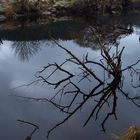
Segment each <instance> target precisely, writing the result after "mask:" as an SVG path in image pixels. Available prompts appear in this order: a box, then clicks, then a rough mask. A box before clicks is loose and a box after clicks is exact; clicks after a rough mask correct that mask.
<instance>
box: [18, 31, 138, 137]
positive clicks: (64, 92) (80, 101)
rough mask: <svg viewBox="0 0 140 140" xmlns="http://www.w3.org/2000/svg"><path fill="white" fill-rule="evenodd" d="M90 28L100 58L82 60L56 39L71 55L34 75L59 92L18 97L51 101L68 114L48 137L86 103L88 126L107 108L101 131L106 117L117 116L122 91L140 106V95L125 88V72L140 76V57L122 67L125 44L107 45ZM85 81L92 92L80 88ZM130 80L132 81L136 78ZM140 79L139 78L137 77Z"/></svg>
mask: <svg viewBox="0 0 140 140" xmlns="http://www.w3.org/2000/svg"><path fill="white" fill-rule="evenodd" d="M91 31H92V33H93V35H94V38H96V40H97V43H98V48H99V50H100V52H101V56H100V59H99V60H97V61H96V60H93V59H92V60H91V59H90V58H89V54H88V53H87V54H86V55H85V56H83V58H82V59H80V58H78V57H77V56H76V55H74V53H72V52H71V51H70V50H68V49H67V48H65V47H63V46H62V45H60V44H59V43H58V42H57V41H56V40H53V41H54V42H55V44H56V45H57V47H59V48H60V49H62V50H63V51H65V52H66V53H67V54H68V55H69V58H66V60H64V61H63V62H62V63H61V64H58V63H57V62H55V63H51V64H48V65H47V66H45V67H44V68H43V69H42V70H40V71H38V72H37V73H36V74H35V76H36V78H37V80H36V81H35V82H41V83H42V82H43V83H46V84H47V85H49V86H53V87H54V90H55V91H56V92H55V94H54V95H52V97H51V98H32V97H22V96H17V97H22V98H26V99H32V100H35V101H45V102H49V103H51V104H52V105H53V106H55V107H56V108H58V109H59V110H60V111H61V112H63V113H65V114H66V117H65V118H64V120H62V121H61V122H59V123H58V124H56V125H55V126H54V127H52V128H51V129H50V130H49V131H48V134H47V137H49V135H50V133H51V132H52V131H53V130H54V129H56V128H57V127H59V126H61V125H62V124H63V123H65V122H66V121H68V120H69V119H70V118H71V117H72V116H74V115H75V114H76V113H77V112H78V111H79V110H81V109H82V108H84V107H85V106H87V104H88V103H89V104H90V107H89V108H88V109H90V113H89V115H88V116H87V119H86V120H85V122H84V124H83V126H86V125H87V124H88V123H89V121H90V120H91V119H92V118H94V119H95V120H98V118H99V115H100V114H101V112H102V110H104V109H105V108H106V111H105V112H104V116H103V119H102V121H101V127H102V130H103V131H104V132H105V130H106V127H105V124H106V122H107V120H108V119H109V118H110V117H112V116H113V117H114V118H115V119H117V111H116V110H117V99H118V98H119V94H120V93H121V94H122V95H123V96H124V97H125V98H126V99H127V100H129V101H131V102H132V103H133V104H134V105H135V106H137V107H138V108H140V95H136V96H135V95H133V94H128V93H126V92H125V91H124V90H123V83H124V76H123V74H124V73H125V72H130V76H131V78H132V79H133V77H135V76H138V77H139V76H140V69H137V68H136V67H135V66H137V64H138V63H139V62H140V59H139V60H137V61H136V62H135V63H134V64H131V65H129V66H127V67H125V68H123V67H122V63H123V61H122V54H123V51H124V49H125V47H123V48H120V47H118V45H117V44H116V46H113V47H112V46H107V45H106V43H103V42H102V40H101V39H100V36H99V35H97V34H96V33H95V32H96V30H95V29H94V28H91ZM67 65H70V66H74V67H75V68H77V73H74V72H73V71H70V70H68V69H67ZM99 69H100V70H101V71H103V72H104V77H101V75H100V72H98V70H99ZM50 70H51V71H50ZM58 74H60V75H61V74H62V75H63V76H60V79H57V80H56V79H55V81H54V80H52V79H53V78H52V77H54V76H55V75H58ZM83 81H85V82H86V83H87V82H89V83H90V85H92V86H91V89H90V91H85V90H84V89H83V88H81V87H80V84H81V83H82V82H83ZM131 82H132V84H133V80H131ZM138 82H140V81H139V80H138ZM33 83H34V82H33ZM33 83H31V84H33ZM31 84H29V85H31ZM87 84H88V83H87ZM133 87H134V88H139V85H138V86H135V85H133Z"/></svg>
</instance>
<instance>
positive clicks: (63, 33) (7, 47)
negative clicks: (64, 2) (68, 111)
mask: <svg viewBox="0 0 140 140" xmlns="http://www.w3.org/2000/svg"><path fill="white" fill-rule="evenodd" d="M130 17H131V18H130ZM38 22H39V23H40V24H38ZM116 25H117V26H116ZM118 26H121V27H126V28H128V27H130V26H131V28H133V32H132V33H124V32H119V33H118V34H115V33H114V34H115V35H112V34H113V32H114V31H115V30H116V27H118ZM1 27H2V28H1V30H0V37H1V45H0V66H1V67H0V114H1V115H0V130H1V131H0V139H2V140H11V139H14V140H23V139H25V137H26V136H27V135H29V134H30V133H31V131H32V129H33V127H32V126H30V125H28V124H20V123H19V122H17V120H18V119H21V120H25V121H29V122H32V123H35V124H37V125H38V126H39V128H40V129H39V131H37V132H36V133H35V134H34V135H33V137H32V139H33V140H45V139H46V135H47V131H48V130H49V129H50V128H51V127H53V126H54V125H55V124H56V123H58V122H60V121H61V120H62V119H63V118H64V116H65V115H64V114H63V113H60V111H58V110H57V109H56V108H55V107H54V106H53V105H51V104H49V103H47V102H41V101H33V100H28V99H24V98H18V97H16V96H15V95H17V96H26V97H36V98H37V97H38V98H42V97H49V96H50V94H53V92H54V90H53V89H52V87H51V86H47V85H46V84H33V85H29V86H21V85H24V84H28V83H30V82H32V81H34V80H36V78H35V76H34V74H35V73H36V72H37V71H39V70H41V69H42V68H43V66H46V65H47V64H48V63H54V62H57V63H61V62H62V61H63V60H65V58H66V57H67V56H68V55H67V54H66V53H65V52H64V51H63V50H61V49H60V48H58V47H57V45H56V44H55V43H54V42H53V41H52V40H51V37H53V39H55V40H56V41H58V42H59V44H61V45H62V46H64V47H65V48H67V49H69V50H70V51H71V52H73V53H74V54H75V55H76V56H77V57H78V58H80V59H82V57H83V55H84V54H86V53H87V52H88V53H89V55H90V58H91V59H98V58H99V57H100V50H99V49H98V47H97V42H96V41H95V40H93V36H92V34H91V33H90V32H89V28H90V27H94V28H96V29H98V31H99V32H98V33H99V34H101V37H102V39H103V40H102V41H103V42H104V43H106V44H107V45H109V46H111V45H112V46H113V45H114V44H119V47H120V48H121V47H123V46H125V50H124V52H123V55H122V61H123V67H125V66H128V65H131V64H132V63H134V62H136V61H137V60H138V59H140V56H139V54H140V42H139V37H140V20H139V19H137V16H136V15H127V16H126V15H125V16H121V17H101V18H97V19H92V20H91V19H90V20H84V19H65V18H64V19H59V20H54V19H53V20H50V21H48V22H47V23H44V21H43V22H42V21H35V22H33V21H28V22H25V21H18V22H16V23H12V25H11V24H10V23H6V24H2V25H1ZM116 31H118V29H117V30H116ZM50 36H51V37H50ZM139 66H140V65H139V64H138V65H137V67H138V68H139ZM67 69H69V70H70V71H74V72H75V71H76V70H75V67H72V66H71V65H67ZM99 73H100V74H102V73H101V72H100V71H99ZM124 76H125V79H126V80H125V82H124V85H123V86H124V90H125V91H126V92H129V93H130V94H132V93H133V94H138V93H140V88H137V89H135V88H132V87H131V86H130V82H131V78H129V75H124ZM54 79H57V75H56V77H55V78H54ZM137 84H139V83H137ZM89 85H90V84H89ZM89 85H88V84H87V83H81V87H82V88H83V87H88V88H90V87H89ZM90 86H92V85H90ZM87 110H88V109H87ZM87 113H88V114H87ZM87 115H89V112H86V111H85V110H84V111H82V112H80V111H79V112H78V113H77V114H76V115H75V116H73V117H72V118H71V119H70V120H69V121H67V122H66V123H65V124H63V125H62V126H60V127H59V128H57V129H55V130H54V131H53V132H52V134H51V135H50V138H49V139H50V140H71V139H73V140H87V139H92V140H109V139H111V135H112V133H113V134H117V135H120V134H122V133H123V132H125V131H126V130H127V128H128V127H129V126H131V125H136V126H138V127H140V119H139V115H140V108H138V107H136V106H134V105H133V104H132V103H131V102H130V101H128V100H126V98H125V97H122V96H121V95H120V97H119V99H118V105H117V115H118V120H114V118H113V117H111V118H110V119H109V120H108V121H107V123H106V133H103V132H101V131H100V130H101V126H100V119H99V120H98V121H96V122H95V121H94V119H93V120H92V121H90V123H89V124H88V125H87V126H86V127H84V128H83V127H82V126H83V123H84V121H85V119H86V118H87ZM103 115H104V112H102V113H101V118H102V116H103Z"/></svg>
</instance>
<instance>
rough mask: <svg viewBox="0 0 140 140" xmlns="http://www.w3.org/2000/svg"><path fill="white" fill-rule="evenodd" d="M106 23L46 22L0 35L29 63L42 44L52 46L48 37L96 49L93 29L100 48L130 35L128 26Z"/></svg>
mask: <svg viewBox="0 0 140 140" xmlns="http://www.w3.org/2000/svg"><path fill="white" fill-rule="evenodd" d="M112 20H113V19H112ZM112 20H109V21H106V22H103V20H101V19H96V18H95V19H94V20H93V21H92V22H85V21H84V20H78V21H75V20H66V21H65V20H64V21H61V20H60V21H56V22H54V21H53V22H48V23H47V24H43V25H36V24H35V25H34V24H33V25H32V24H31V26H27V25H26V24H27V23H26V22H25V23H26V24H25V25H24V23H23V25H22V24H21V25H20V26H17V28H13V29H5V30H1V31H0V37H1V38H2V39H3V40H5V39H6V40H12V41H13V42H14V43H13V45H12V48H13V49H14V50H15V54H16V55H18V56H19V58H20V59H21V60H28V59H29V58H30V57H31V56H33V54H35V53H37V52H38V51H39V50H40V48H41V46H42V42H43V41H45V42H51V40H52V39H51V36H53V38H54V39H55V40H62V41H64V40H73V41H74V42H75V43H77V44H78V45H79V46H81V47H89V48H92V49H95V50H96V49H99V47H98V40H97V39H96V38H95V37H94V34H93V31H92V30H93V29H96V32H98V35H99V36H100V39H101V41H102V43H103V44H105V45H112V44H113V45H117V44H118V43H119V40H120V39H121V38H122V37H125V36H127V35H129V34H131V33H132V32H133V28H132V26H131V25H130V24H129V23H126V24H125V25H124V24H121V22H120V21H117V20H115V21H112Z"/></svg>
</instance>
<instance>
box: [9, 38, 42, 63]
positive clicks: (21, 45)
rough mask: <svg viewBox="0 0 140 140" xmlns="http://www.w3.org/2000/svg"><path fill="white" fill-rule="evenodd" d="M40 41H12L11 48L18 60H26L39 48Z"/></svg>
mask: <svg viewBox="0 0 140 140" xmlns="http://www.w3.org/2000/svg"><path fill="white" fill-rule="evenodd" d="M41 43H43V42H40V41H14V42H13V44H12V49H13V50H14V52H15V55H17V56H19V58H20V60H22V61H28V60H29V58H30V57H32V56H33V55H35V54H36V53H37V52H38V51H39V50H40V49H41Z"/></svg>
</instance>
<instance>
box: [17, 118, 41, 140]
mask: <svg viewBox="0 0 140 140" xmlns="http://www.w3.org/2000/svg"><path fill="white" fill-rule="evenodd" d="M17 121H18V122H20V123H22V124H28V125H30V126H33V127H34V129H33V130H32V132H31V133H30V134H29V135H28V136H27V137H26V138H25V140H32V137H33V135H34V134H35V133H36V131H37V130H39V127H38V126H37V125H36V124H33V123H31V122H28V121H24V120H17Z"/></svg>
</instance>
